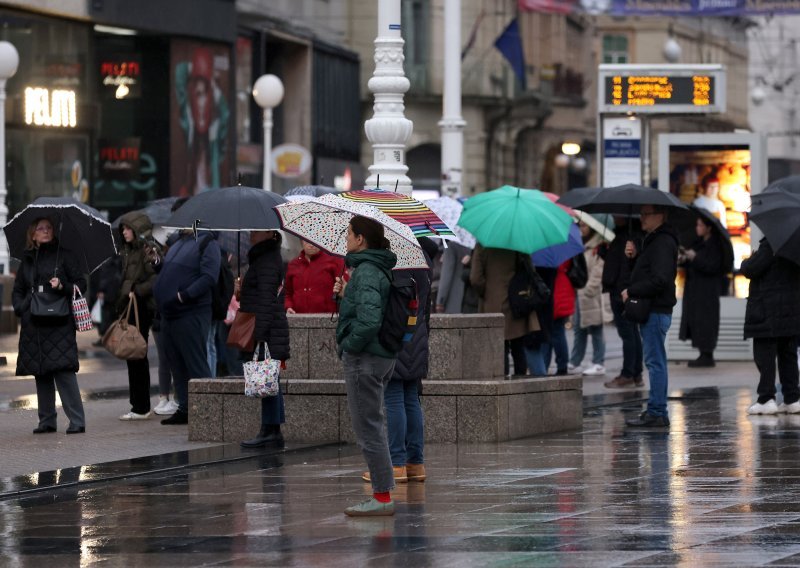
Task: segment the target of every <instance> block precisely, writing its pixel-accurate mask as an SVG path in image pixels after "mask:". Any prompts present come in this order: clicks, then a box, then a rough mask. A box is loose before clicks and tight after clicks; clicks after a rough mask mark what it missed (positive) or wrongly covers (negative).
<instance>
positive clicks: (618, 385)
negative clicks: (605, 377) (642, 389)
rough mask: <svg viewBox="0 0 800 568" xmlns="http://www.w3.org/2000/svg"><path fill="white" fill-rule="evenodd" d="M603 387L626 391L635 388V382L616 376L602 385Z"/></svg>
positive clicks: (629, 378)
mask: <svg viewBox="0 0 800 568" xmlns="http://www.w3.org/2000/svg"><path fill="white" fill-rule="evenodd" d="M603 386H604V387H606V388H609V389H627V388H631V387H633V386H635V382H634V380H633V379H632V378H631V377H623V376H622V375H617V376H616V377H614V378H613V379H612V380H610V381H607V382H605V383H603Z"/></svg>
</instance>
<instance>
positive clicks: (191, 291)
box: [153, 231, 220, 424]
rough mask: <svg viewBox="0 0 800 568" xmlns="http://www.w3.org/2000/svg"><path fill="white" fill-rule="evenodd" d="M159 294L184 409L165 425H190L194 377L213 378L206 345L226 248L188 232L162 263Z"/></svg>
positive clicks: (171, 364) (169, 355) (166, 341)
mask: <svg viewBox="0 0 800 568" xmlns="http://www.w3.org/2000/svg"><path fill="white" fill-rule="evenodd" d="M160 264H161V266H160V267H157V268H159V273H158V278H157V279H156V283H155V286H154V288H153V295H154V296H155V299H156V304H157V305H158V310H159V312H160V313H161V333H162V335H163V337H164V346H165V350H166V353H167V363H168V364H169V369H170V371H171V372H172V380H173V382H174V383H175V399H176V401H177V403H178V410H177V411H176V412H175V414H173V415H172V416H171V417H170V418H167V419H165V420H162V421H161V423H162V424H186V423H187V422H188V421H189V405H188V402H189V392H188V391H189V379H198V378H203V377H210V376H211V370H210V369H209V367H208V357H207V351H206V344H207V340H208V332H209V329H210V326H211V290H212V288H213V287H214V286H216V285H217V278H218V277H219V268H220V249H219V245H218V244H217V241H216V240H215V239H214V238H213V236H212V235H210V234H204V235H201V236H200V237H198V238H196V237H195V236H194V235H193V234H192V232H191V231H183V232H182V233H181V234H180V237H179V238H178V240H177V241H175V243H173V244H172V245H171V246H170V248H169V251H168V252H167V255H166V256H165V257H164V260H163V261H162V262H161V263H160Z"/></svg>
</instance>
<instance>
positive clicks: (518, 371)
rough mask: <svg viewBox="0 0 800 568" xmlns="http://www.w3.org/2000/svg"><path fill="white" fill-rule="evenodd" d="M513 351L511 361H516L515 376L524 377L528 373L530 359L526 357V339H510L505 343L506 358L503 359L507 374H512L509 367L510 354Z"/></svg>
mask: <svg viewBox="0 0 800 568" xmlns="http://www.w3.org/2000/svg"><path fill="white" fill-rule="evenodd" d="M509 351H511V359H512V360H513V361H514V374H515V375H524V374H525V373H527V372H528V359H527V358H526V357H525V337H524V336H523V337H517V338H516V339H509V340H508V341H506V342H505V357H503V363H504V369H505V374H506V375H509V374H511V373H510V371H509V367H508V352H509Z"/></svg>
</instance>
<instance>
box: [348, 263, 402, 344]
mask: <svg viewBox="0 0 800 568" xmlns="http://www.w3.org/2000/svg"><path fill="white" fill-rule="evenodd" d="M345 262H346V263H347V266H350V267H352V268H353V274H352V276H351V278H350V282H348V284H347V287H346V288H345V292H344V298H343V299H342V304H341V306H340V307H339V325H338V326H336V342H337V343H338V344H339V356H341V355H342V352H343V351H347V352H348V353H370V354H372V355H377V356H378V357H384V358H386V359H394V358H395V354H394V353H392V352H391V351H388V350H386V349H384V347H383V346H382V345H381V344H380V342H379V341H378V332H379V331H380V329H381V324H382V323H383V314H384V312H385V311H386V304H387V302H388V301H389V288H390V287H391V281H392V268H394V265H395V264H397V256H395V254H394V253H393V252H392V251H389V250H385V249H366V250H363V251H360V252H353V253H350V254H348V255H347V257H346V258H345Z"/></svg>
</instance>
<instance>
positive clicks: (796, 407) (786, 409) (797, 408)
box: [778, 400, 800, 414]
mask: <svg viewBox="0 0 800 568" xmlns="http://www.w3.org/2000/svg"><path fill="white" fill-rule="evenodd" d="M799 412H800V400H798V401H797V402H793V403H792V404H785V403H783V402H782V403H780V404H779V405H778V413H780V414H797V413H799Z"/></svg>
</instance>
